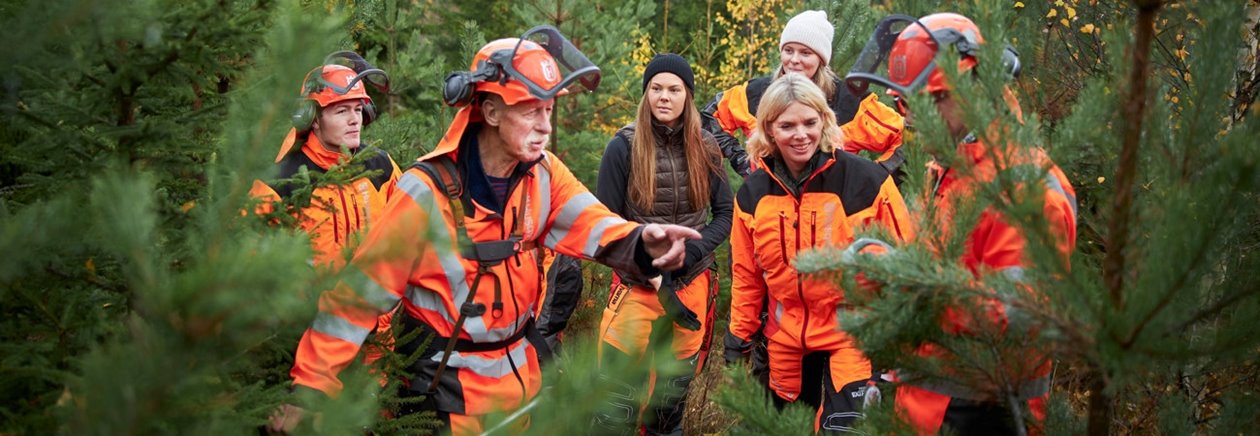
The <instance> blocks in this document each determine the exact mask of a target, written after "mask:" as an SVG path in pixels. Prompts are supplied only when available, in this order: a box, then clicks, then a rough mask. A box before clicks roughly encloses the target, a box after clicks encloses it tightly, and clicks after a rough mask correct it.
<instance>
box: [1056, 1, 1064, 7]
mask: <svg viewBox="0 0 1260 436" xmlns="http://www.w3.org/2000/svg"><path fill="white" fill-rule="evenodd" d="M1054 5H1055V6H1058V7H1063V0H1054Z"/></svg>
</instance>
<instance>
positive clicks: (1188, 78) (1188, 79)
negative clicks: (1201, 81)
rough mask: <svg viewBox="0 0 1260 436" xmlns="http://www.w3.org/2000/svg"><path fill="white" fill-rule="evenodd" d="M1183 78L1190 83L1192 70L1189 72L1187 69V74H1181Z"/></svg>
mask: <svg viewBox="0 0 1260 436" xmlns="http://www.w3.org/2000/svg"><path fill="white" fill-rule="evenodd" d="M1181 78H1182V79H1184V80H1185V81H1186V83H1190V72H1189V71H1186V73H1185V74H1182V75H1181Z"/></svg>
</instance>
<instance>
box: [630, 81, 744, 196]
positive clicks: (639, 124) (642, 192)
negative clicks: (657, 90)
mask: <svg viewBox="0 0 1260 436" xmlns="http://www.w3.org/2000/svg"><path fill="white" fill-rule="evenodd" d="M681 119H682V129H683V133H682V135H683V153H684V154H685V155H686V156H687V180H688V182H690V185H691V189H689V190H688V191H689V192H688V194H689V195H688V197H689V198H688V200H690V201H691V204H693V205H695V206H696V208H697V209H703V208H705V207H708V205H709V188H710V186H709V175H711V174H715V173H717V172H718V171H720V170H721V168H720V167H718V166H717V160H718V159H719V158H718V154H717V146H716V144H710V143H706V142H705V140H704V134H703V132H702V131H701V130H700V111H698V110H696V104H695V101H694V97H693V96H692V92H691V90H690V89H688V90H687V97H686V98H684V99H683V113H682V117H681ZM653 120H655V117H654V116H653V115H652V107H651V105H650V104H649V103H648V94H647V92H644V93H643V98H642V99H640V100H639V113H638V115H636V116H635V118H634V125H635V128H634V142H633V143H631V144H630V180H628V184H627V185H628V186H627V187H628V189H629V191H630V192H629V194H630V196H629V197H630V203H631V204H633V205H635V206H637V207H638V208H640V209H642V210H645V211H650V210H652V203H653V202H654V201H656V149H657V148H658V147H657V146H656V138H655V137H654V136H653V134H652V122H653Z"/></svg>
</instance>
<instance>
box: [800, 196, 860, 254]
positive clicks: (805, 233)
mask: <svg viewBox="0 0 1260 436" xmlns="http://www.w3.org/2000/svg"><path fill="white" fill-rule="evenodd" d="M801 238H802V239H803V240H802V241H801V242H802V244H801V245H802V246H805V245H806V244H808V246H809V247H828V246H839V245H843V244H847V243H848V242H849V241H851V240H853V228H852V226H851V225H850V224H849V220H848V219H847V217H845V215H844V207H843V206H842V205H841V204H840V203H839V202H837V201H828V202H824V203H821V204H811V205H808V206H803V207H802V208H801Z"/></svg>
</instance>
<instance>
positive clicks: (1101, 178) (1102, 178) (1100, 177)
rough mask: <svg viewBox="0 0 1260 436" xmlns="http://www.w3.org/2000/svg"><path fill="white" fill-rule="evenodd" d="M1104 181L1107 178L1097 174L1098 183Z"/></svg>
mask: <svg viewBox="0 0 1260 436" xmlns="http://www.w3.org/2000/svg"><path fill="white" fill-rule="evenodd" d="M1105 181H1107V178H1106V177H1103V176H1098V183H1100V184H1101V183H1102V182H1105Z"/></svg>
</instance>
